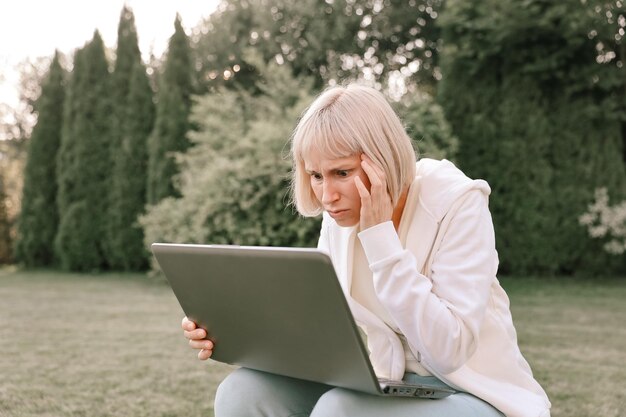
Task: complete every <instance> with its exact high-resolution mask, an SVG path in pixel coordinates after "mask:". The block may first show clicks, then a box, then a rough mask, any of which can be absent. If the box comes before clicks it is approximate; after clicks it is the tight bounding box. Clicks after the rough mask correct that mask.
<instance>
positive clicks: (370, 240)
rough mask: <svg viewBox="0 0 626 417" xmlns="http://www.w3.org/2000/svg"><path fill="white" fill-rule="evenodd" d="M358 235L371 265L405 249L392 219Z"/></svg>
mask: <svg viewBox="0 0 626 417" xmlns="http://www.w3.org/2000/svg"><path fill="white" fill-rule="evenodd" d="M358 236H359V240H360V241H361V245H362V246H363V250H364V251H365V256H366V257H367V261H368V262H369V264H370V265H372V264H374V263H376V262H378V261H382V260H384V259H387V258H389V257H390V256H393V255H396V254H398V253H400V252H402V251H403V250H404V249H403V248H402V243H400V238H399V237H398V233H396V229H395V228H394V226H393V222H392V221H387V222H384V223H380V224H377V225H376V226H372V227H370V228H368V229H365V230H363V231H362V232H359V234H358Z"/></svg>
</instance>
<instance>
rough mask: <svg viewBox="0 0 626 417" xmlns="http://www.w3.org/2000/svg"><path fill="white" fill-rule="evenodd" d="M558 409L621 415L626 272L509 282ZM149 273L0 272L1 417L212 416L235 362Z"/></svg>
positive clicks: (564, 414) (557, 415) (565, 416)
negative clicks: (208, 346) (195, 327)
mask: <svg viewBox="0 0 626 417" xmlns="http://www.w3.org/2000/svg"><path fill="white" fill-rule="evenodd" d="M502 283H503V286H504V287H505V288H506V289H507V291H508V293H509V296H510V298H511V304H512V310H513V315H514V319H515V323H516V326H517V330H518V337H519V342H520V346H521V348H522V352H523V353H524V355H525V356H526V358H527V359H528V360H529V362H530V363H531V366H532V367H533V370H534V372H535V375H536V377H537V378H538V379H539V381H540V382H541V384H542V385H543V386H544V387H545V388H546V390H547V391H548V395H549V396H550V399H551V400H552V403H553V412H552V416H553V417H587V416H589V417H591V416H602V417H624V416H626V388H625V387H624V383H625V381H626V367H625V366H624V365H626V354H625V349H626V326H625V324H624V319H626V302H625V301H624V300H626V279H622V280H595V281H593V280H590V281H588V282H584V281H581V280H579V279H576V280H571V279H570V280H568V279H561V280H556V279H547V280H543V279H512V278H509V279H503V280H502ZM181 318H182V311H181V310H180V307H179V306H178V303H177V302H176V299H175V298H174V296H173V295H172V293H171V291H170V290H169V288H168V287H167V286H166V285H164V284H163V283H159V282H154V281H152V280H150V279H147V278H146V277H145V276H143V275H131V274H125V275H121V274H120V275H116V274H104V275H79V274H63V273H56V272H49V271H36V272H21V271H15V270H12V269H3V270H0V376H1V377H0V416H2V417H5V416H7V417H8V416H12V417H13V416H16V417H17V416H55V417H57V416H89V417H97V416H121V417H126V416H128V417H131V416H132V417H141V416H161V417H165V416H181V417H182V416H185V417H188V416H189V417H193V416H212V415H213V411H212V403H213V396H214V394H215V388H216V386H217V384H218V382H219V381H220V380H221V379H222V378H223V377H224V376H225V375H226V374H227V373H228V372H229V371H230V368H229V367H227V366H225V365H221V364H218V363H215V362H207V363H203V362H200V361H198V360H196V359H195V353H194V352H192V351H191V349H189V348H188V346H187V344H186V342H185V341H184V339H183V338H182V334H181V331H179V326H180V320H181Z"/></svg>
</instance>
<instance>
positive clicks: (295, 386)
mask: <svg viewBox="0 0 626 417" xmlns="http://www.w3.org/2000/svg"><path fill="white" fill-rule="evenodd" d="M326 390H328V386H325V385H322V384H317V383H315V382H308V381H302V380H298V379H294V378H289V377H284V376H280V375H274V374H269V373H266V372H261V371H254V370H251V369H246V368H240V369H237V370H235V371H234V372H232V373H231V374H230V375H228V376H227V377H226V379H224V381H222V383H221V384H220V385H219V387H218V388H217V392H216V393H215V405H214V409H215V416H216V417H239V416H241V417H244V416H245V417H257V416H259V417H260V416H279V417H283V416H284V417H288V416H296V415H308V414H309V413H310V411H311V409H312V408H313V405H314V404H315V402H316V401H317V399H318V398H319V396H320V395H322V394H323V393H324V392H325V391H326Z"/></svg>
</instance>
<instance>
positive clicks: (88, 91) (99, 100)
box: [55, 31, 111, 271]
mask: <svg viewBox="0 0 626 417" xmlns="http://www.w3.org/2000/svg"><path fill="white" fill-rule="evenodd" d="M109 77H110V75H109V72H108V65H107V61H106V57H105V53H104V44H103V42H102V38H101V37H100V34H99V33H98V32H97V31H96V32H95V33H94V36H93V39H92V40H91V42H89V43H88V44H86V45H85V47H84V48H82V49H81V50H79V51H77V53H76V56H75V59H74V69H73V71H72V76H71V78H70V81H69V85H68V92H67V99H66V103H65V109H64V126H63V133H62V135H61V148H60V151H59V156H58V160H57V164H58V166H57V175H58V179H59V194H58V198H57V203H58V209H59V214H60V224H59V230H58V233H57V236H56V238H55V251H56V253H57V255H58V256H59V259H60V260H61V265H62V267H63V268H64V269H68V270H76V271H85V270H99V269H103V268H106V267H107V264H106V260H105V256H104V254H105V247H104V243H103V241H104V239H103V236H104V230H105V227H104V226H105V221H106V214H107V204H108V196H109V192H108V191H109V183H110V173H111V163H110V159H111V158H110V149H109V147H110V124H111V118H110V114H111V104H110V99H109V94H110V79H109Z"/></svg>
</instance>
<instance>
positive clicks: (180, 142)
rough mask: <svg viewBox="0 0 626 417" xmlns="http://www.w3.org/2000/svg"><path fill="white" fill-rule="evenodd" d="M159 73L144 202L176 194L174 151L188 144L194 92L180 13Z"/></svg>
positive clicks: (189, 57) (187, 44)
mask: <svg viewBox="0 0 626 417" xmlns="http://www.w3.org/2000/svg"><path fill="white" fill-rule="evenodd" d="M174 28H175V31H174V35H172V37H171V38H170V40H169V45H168V51H167V57H166V59H165V63H164V70H163V74H161V76H160V77H159V89H158V93H157V105H156V120H155V126H154V130H153V131H152V134H151V135H150V138H149V143H148V188H147V193H148V203H149V204H156V203H157V202H158V201H160V200H161V199H163V198H165V197H169V196H176V197H178V196H180V195H179V192H178V191H177V190H176V188H175V186H174V183H173V178H174V176H175V175H176V174H177V173H178V167H177V164H176V161H175V159H174V156H173V153H174V152H184V151H185V150H186V149H187V148H188V147H189V140H188V139H187V137H186V134H187V131H188V130H189V129H190V127H191V126H190V123H189V121H188V117H189V112H190V109H191V94H192V93H193V92H194V77H193V62H192V55H191V47H190V45H189V39H188V38H187V35H185V31H184V30H183V27H182V24H181V20H180V16H178V15H177V16H176V20H175V22H174Z"/></svg>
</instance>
